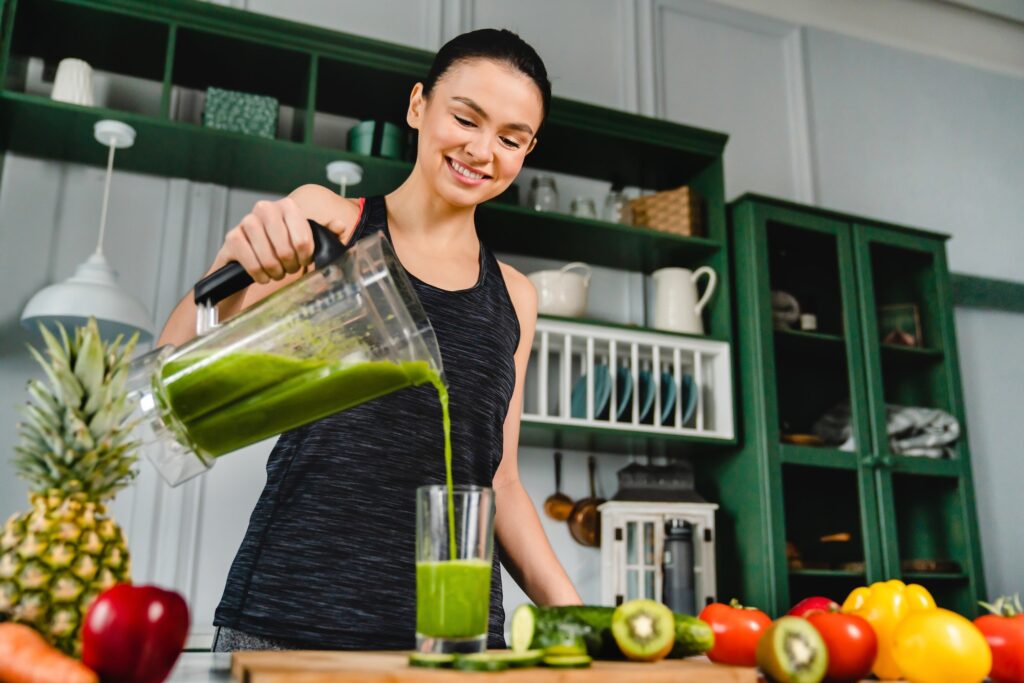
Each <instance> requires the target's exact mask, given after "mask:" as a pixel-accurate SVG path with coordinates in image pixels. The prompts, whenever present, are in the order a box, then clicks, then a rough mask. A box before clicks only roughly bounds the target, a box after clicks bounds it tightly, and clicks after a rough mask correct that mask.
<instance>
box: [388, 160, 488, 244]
mask: <svg viewBox="0 0 1024 683" xmlns="http://www.w3.org/2000/svg"><path fill="white" fill-rule="evenodd" d="M387 204H388V214H389V217H390V218H393V219H394V220H393V221H389V223H390V229H391V231H392V232H395V231H396V229H397V231H398V232H400V233H401V234H402V235H403V236H404V237H407V238H409V239H411V240H414V241H420V240H425V241H429V242H430V243H431V244H433V245H436V246H447V245H457V244H459V243H468V242H472V243H474V244H475V243H476V242H477V237H476V224H475V222H474V220H473V218H474V215H475V213H476V206H455V205H453V204H450V203H449V202H447V201H445V199H444V198H442V197H439V196H438V195H437V193H436V192H434V191H433V189H432V188H431V187H430V186H429V184H428V183H427V181H426V179H425V178H424V177H423V171H422V169H421V168H420V166H419V164H417V165H416V167H415V168H414V169H413V172H412V173H411V174H410V175H409V177H408V178H406V180H405V182H404V183H402V184H401V185H400V186H399V187H398V188H396V189H395V190H394V191H393V192H391V193H390V194H389V195H387Z"/></svg>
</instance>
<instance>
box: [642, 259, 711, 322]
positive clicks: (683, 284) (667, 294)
mask: <svg viewBox="0 0 1024 683" xmlns="http://www.w3.org/2000/svg"><path fill="white" fill-rule="evenodd" d="M701 275H707V276H708V285H707V287H706V288H705V289H704V296H702V297H700V300H698V299H697V279H698V278H699V277H700V276H701ZM652 276H653V277H654V320H653V326H654V327H656V328H657V329H659V330H668V331H670V332H684V333H686V334H704V323H703V321H702V320H701V312H702V311H703V310H704V306H705V305H706V304H707V303H708V300H710V299H711V295H712V294H714V293H715V285H716V284H717V283H718V276H717V275H715V271H714V270H712V269H711V268H709V267H708V266H701V267H700V268H698V269H697V270H694V271H690V270H688V269H686V268H662V269H660V270H656V271H654V273H653V274H652Z"/></svg>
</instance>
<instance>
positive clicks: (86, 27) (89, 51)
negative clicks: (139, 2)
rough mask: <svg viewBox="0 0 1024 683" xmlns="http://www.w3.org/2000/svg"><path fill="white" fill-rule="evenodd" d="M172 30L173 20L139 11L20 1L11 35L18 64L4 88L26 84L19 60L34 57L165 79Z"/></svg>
mask: <svg viewBox="0 0 1024 683" xmlns="http://www.w3.org/2000/svg"><path fill="white" fill-rule="evenodd" d="M6 4H8V5H10V3H6ZM6 11H7V10H6V8H5V12H6ZM168 35H169V27H168V25H167V24H165V23H162V22H158V21H150V20H147V19H145V18H143V17H141V16H138V15H133V14H123V13H112V12H106V11H103V10H100V9H96V8H93V7H89V6H84V5H81V4H77V3H66V2H56V1H54V0H33V1H32V2H20V3H18V8H17V13H16V16H15V20H14V27H13V33H12V35H11V48H10V49H11V53H10V58H11V61H12V64H11V69H10V70H9V71H8V73H7V80H6V82H5V85H4V87H5V88H10V87H14V89H16V90H17V89H20V88H18V87H17V79H16V78H15V79H12V76H15V77H16V76H17V72H18V67H19V62H22V61H23V60H25V59H27V58H28V57H39V58H41V59H43V60H45V61H46V62H47V63H49V64H52V65H53V66H56V64H57V62H59V61H60V60H61V59H63V58H65V57H76V58H78V59H82V60H85V61H86V62H88V63H89V64H90V65H91V66H92V68H93V69H94V70H96V71H106V72H110V73H117V74H124V75H126V76H134V77H136V78H144V79H148V80H152V81H156V82H158V83H159V82H162V81H163V77H164V65H165V62H166V57H167V40H168ZM125 55H131V58H130V59H126V58H125Z"/></svg>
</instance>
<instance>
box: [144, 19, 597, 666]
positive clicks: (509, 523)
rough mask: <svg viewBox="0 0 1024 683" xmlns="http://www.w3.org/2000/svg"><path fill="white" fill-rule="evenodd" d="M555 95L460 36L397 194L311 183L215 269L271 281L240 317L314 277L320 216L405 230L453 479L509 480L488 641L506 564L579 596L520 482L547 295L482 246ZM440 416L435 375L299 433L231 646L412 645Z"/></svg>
mask: <svg viewBox="0 0 1024 683" xmlns="http://www.w3.org/2000/svg"><path fill="white" fill-rule="evenodd" d="M550 98H551V86H550V83H549V81H548V79H547V72H546V70H545V68H544V64H543V62H542V61H541V59H540V57H539V56H538V55H537V53H536V52H535V51H534V50H533V48H531V47H530V46H529V45H527V44H526V43H525V42H524V41H522V40H521V39H520V38H519V37H518V36H517V35H515V34H514V33H511V32H509V31H497V30H493V29H485V30H480V31H474V32H472V33H467V34H465V35H461V36H459V37H457V38H455V39H453V40H452V41H451V42H449V43H448V44H446V45H445V46H444V47H442V48H441V50H440V51H439V52H438V53H437V56H436V57H435V59H434V63H433V65H432V66H431V69H430V72H429V73H428V75H427V78H426V80H425V81H424V82H423V83H421V84H417V85H416V86H415V87H414V88H413V90H412V93H411V95H410V98H409V108H408V112H407V115H406V118H407V121H408V123H409V125H410V126H411V127H412V128H414V129H415V130H417V131H418V146H417V158H416V164H415V167H414V168H413V170H412V173H411V174H410V175H409V177H408V178H407V179H406V181H405V182H404V183H403V184H402V185H401V186H400V187H399V188H397V189H396V190H394V191H393V192H391V193H390V194H388V195H387V196H386V197H371V198H368V199H366V200H365V202H364V201H353V200H347V199H343V198H340V197H338V196H337V195H336V194H335V193H334V192H332V191H330V190H327V189H326V188H323V187H320V186H318V185H304V186H302V187H300V188H298V189H297V190H295V191H294V192H292V193H291V194H290V195H289V196H288V197H285V198H283V199H281V200H279V201H276V202H269V201H261V202H257V203H256V206H255V207H254V208H253V210H252V212H251V213H250V214H248V215H247V216H245V218H243V219H242V221H241V222H240V223H239V225H238V226H236V227H235V228H234V229H232V230H231V231H230V232H229V233H228V234H227V236H226V238H225V240H224V245H223V246H222V248H221V249H220V252H219V253H218V254H217V257H216V259H215V260H214V263H213V265H212V266H211V269H210V270H211V271H213V270H214V269H217V268H220V267H221V266H223V265H224V264H226V263H228V262H230V261H237V262H239V263H240V264H241V265H242V266H243V267H244V268H245V269H246V270H247V271H248V272H249V273H250V274H251V275H252V276H253V279H254V280H255V282H256V284H254V285H252V286H251V287H249V288H248V289H247V290H245V291H244V292H241V293H239V294H236V295H235V296H233V297H232V298H230V299H228V300H225V301H224V302H223V303H222V304H221V307H220V312H221V318H222V319H226V318H227V317H229V316H231V315H233V314H234V313H237V312H238V311H240V310H242V309H244V308H246V307H247V306H250V305H252V304H253V303H255V302H256V301H258V300H260V299H262V298H264V297H266V296H267V295H268V294H270V293H271V292H273V291H275V290H277V289H279V288H280V287H282V286H284V285H286V284H288V283H289V282H291V281H293V280H295V279H297V278H298V277H300V276H301V275H302V273H303V272H304V270H305V268H306V267H307V265H308V264H309V263H310V259H311V252H312V246H311V245H312V242H311V235H310V231H309V227H308V223H307V221H306V219H307V218H309V219H313V220H315V221H317V222H319V223H321V224H323V225H325V226H326V227H328V228H329V229H330V230H332V231H333V232H334V233H336V234H337V235H338V236H339V238H340V239H341V240H342V241H345V242H348V241H350V240H353V239H359V238H361V237H363V236H365V235H367V234H370V233H371V232H374V231H383V232H384V234H385V235H386V236H387V237H388V238H389V239H390V241H391V244H392V246H393V247H394V249H395V252H396V253H397V255H398V258H399V261H400V262H401V263H402V265H403V267H404V268H405V270H406V271H407V273H408V274H409V276H410V279H411V280H412V282H413V286H414V288H415V290H416V293H417V295H418V296H419V297H420V300H421V301H422V303H423V306H424V309H425V310H426V312H427V315H428V317H429V318H430V321H431V324H432V325H433V327H434V329H435V332H436V334H437V339H438V344H439V346H440V349H441V355H442V360H443V363H444V367H445V375H446V378H447V380H448V383H449V391H450V397H451V399H450V400H451V404H450V409H451V418H452V447H453V451H454V460H453V469H454V478H455V482H456V484H477V485H484V486H491V487H493V489H494V491H495V500H496V514H495V534H496V540H497V544H496V548H497V550H496V553H495V555H496V557H495V561H494V567H493V570H492V581H491V606H490V624H489V629H488V630H489V634H488V645H489V647H503V646H504V638H503V625H504V612H503V610H502V603H501V578H500V574H499V572H498V555H500V557H501V561H502V563H503V564H504V566H505V567H506V568H507V569H508V571H509V573H510V574H511V575H512V576H513V577H514V578H515V580H516V582H517V583H518V584H519V585H520V586H522V588H523V589H524V591H525V592H526V593H527V595H529V596H530V598H531V599H532V600H534V601H535V602H537V603H538V604H578V603H579V602H580V599H579V595H578V594H577V593H576V590H575V589H574V588H573V586H572V584H571V582H570V581H569V579H568V577H567V576H566V573H565V571H564V570H563V569H562V567H561V565H560V564H559V562H558V560H557V558H556V557H555V555H554V552H553V551H552V549H551V546H550V544H549V543H548V540H547V538H546V537H545V535H544V531H543V529H542V527H541V525H540V520H539V518H538V517H537V513H536V510H535V508H534V507H533V504H532V503H531V501H530V498H529V496H528V495H527V493H526V491H525V489H524V488H523V485H522V483H521V482H520V480H519V474H518V464H517V442H518V437H519V420H520V414H521V409H522V397H523V377H524V374H525V372H526V363H527V360H528V358H529V354H530V347H531V345H532V343H533V336H534V328H535V326H536V318H537V307H536V293H535V291H534V289H533V287H532V285H531V284H530V281H529V280H528V279H527V278H526V277H525V276H523V275H522V274H521V273H519V272H517V271H516V270H514V269H513V268H511V267H510V266H508V265H505V264H502V263H499V262H498V261H497V260H496V259H495V258H494V255H493V254H492V253H491V252H490V251H489V250H488V249H487V248H486V247H485V246H483V245H482V244H481V243H480V242H479V240H478V238H477V233H476V226H475V223H474V215H475V211H476V207H477V206H478V205H479V204H481V203H483V202H485V201H487V200H489V199H491V198H493V197H496V196H497V195H499V194H501V192H503V191H504V190H505V189H506V188H508V186H509V185H510V184H511V183H512V181H513V180H514V179H515V178H516V175H517V174H518V173H519V170H520V169H521V168H522V165H523V161H524V160H525V158H526V155H527V154H529V153H530V152H531V151H532V150H533V148H534V146H535V145H536V144H537V133H538V131H539V130H540V128H541V125H542V124H543V122H544V118H545V116H546V115H547V108H548V103H549V101H550ZM194 319H195V309H194V305H193V304H192V300H191V297H186V298H185V299H184V300H183V301H182V302H181V303H180V304H179V305H178V307H177V308H176V309H175V311H174V313H173V314H172V315H171V318H170V320H169V321H168V323H167V325H166V327H165V329H164V331H163V334H162V335H161V339H160V341H161V343H163V342H171V343H177V344H180V343H182V342H184V341H186V340H187V339H188V338H189V337H190V336H191V334H192V329H193V327H192V326H193V324H194ZM440 417H441V414H440V408H439V404H438V401H437V394H436V392H435V391H434V389H433V388H432V387H429V386H423V387H415V388H411V389H405V390H402V391H399V392H395V393H393V394H390V395H388V396H384V397H382V398H379V399H376V400H374V401H370V402H368V403H365V404H363V405H361V406H357V407H355V408H352V409H349V410H347V411H343V412H341V413H337V414H335V415H333V416H330V417H328V418H326V419H324V420H320V421H319V422H315V423H313V424H311V425H307V426H306V427H303V428H300V429H298V430H295V431H293V432H289V433H287V434H284V435H282V436H281V438H280V439H279V440H278V443H277V445H276V446H275V447H274V450H273V452H272V453H271V455H270V459H269V461H268V462H267V484H266V487H265V489H264V491H263V494H262V495H261V497H260V500H259V502H258V503H257V505H256V508H255V510H254V511H253V513H252V517H251V519H250V522H249V528H248V531H247V532H246V535H245V539H244V540H243V542H242V546H241V548H240V549H239V551H238V554H237V556H236V557H235V560H234V563H233V564H232V567H231V571H230V573H229V575H228V580H227V585H226V587H225V590H224V596H223V598H222V599H221V603H220V605H219V606H218V608H217V612H216V617H215V619H214V624H215V625H217V626H218V627H219V629H218V634H217V637H216V639H215V642H214V649H215V650H221V651H227V650H236V649H274V648H338V649H407V648H410V647H412V645H413V641H414V633H415V601H416V596H415V566H414V565H415V558H414V546H415V531H414V528H415V527H414V523H415V509H414V499H415V489H416V487H418V486H421V485H424V484H440V483H443V482H444V466H443V462H442V457H441V454H442V436H441V428H440V424H441V420H440Z"/></svg>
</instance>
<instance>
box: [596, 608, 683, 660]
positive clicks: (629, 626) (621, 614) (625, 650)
mask: <svg viewBox="0 0 1024 683" xmlns="http://www.w3.org/2000/svg"><path fill="white" fill-rule="evenodd" d="M612 636H613V637H614V638H615V642H616V643H617V644H618V646H619V649H620V650H622V654H624V655H626V657H627V658H628V659H632V660H635V661H638V662H654V661H657V660H659V659H663V658H664V657H665V656H666V655H667V654H668V653H669V651H671V650H672V645H673V644H674V643H675V641H676V623H675V619H674V617H673V616H672V611H671V610H670V609H669V608H668V607H665V605H662V604H661V603H660V602H655V601H654V600H630V601H628V602H624V603H622V604H621V605H619V606H618V607H616V608H615V612H614V613H612Z"/></svg>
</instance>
